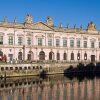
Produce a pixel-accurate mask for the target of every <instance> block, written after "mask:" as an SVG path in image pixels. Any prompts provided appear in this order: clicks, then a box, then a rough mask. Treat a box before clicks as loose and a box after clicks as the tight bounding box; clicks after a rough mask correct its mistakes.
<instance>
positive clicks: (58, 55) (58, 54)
mask: <svg viewBox="0 0 100 100" xmlns="http://www.w3.org/2000/svg"><path fill="white" fill-rule="evenodd" d="M57 60H60V53H59V52H57Z"/></svg>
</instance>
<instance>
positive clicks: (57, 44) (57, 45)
mask: <svg viewBox="0 0 100 100" xmlns="http://www.w3.org/2000/svg"><path fill="white" fill-rule="evenodd" d="M59 46H60V39H56V47H59Z"/></svg>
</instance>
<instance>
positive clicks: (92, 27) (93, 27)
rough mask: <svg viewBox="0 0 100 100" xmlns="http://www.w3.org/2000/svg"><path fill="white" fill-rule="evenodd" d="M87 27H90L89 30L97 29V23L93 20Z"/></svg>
mask: <svg viewBox="0 0 100 100" xmlns="http://www.w3.org/2000/svg"><path fill="white" fill-rule="evenodd" d="M87 29H88V30H92V31H95V30H96V26H95V24H94V23H93V22H92V21H91V22H90V23H89V24H88V27H87Z"/></svg>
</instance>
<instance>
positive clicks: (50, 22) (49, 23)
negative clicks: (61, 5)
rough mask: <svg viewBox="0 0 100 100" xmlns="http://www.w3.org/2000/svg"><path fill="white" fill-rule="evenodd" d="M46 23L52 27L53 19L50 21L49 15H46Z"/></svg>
mask: <svg viewBox="0 0 100 100" xmlns="http://www.w3.org/2000/svg"><path fill="white" fill-rule="evenodd" d="M46 24H47V25H49V26H51V27H53V26H54V24H53V21H52V18H51V17H50V16H48V17H47V21H46Z"/></svg>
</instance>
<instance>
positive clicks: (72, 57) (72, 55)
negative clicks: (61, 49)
mask: <svg viewBox="0 0 100 100" xmlns="http://www.w3.org/2000/svg"><path fill="white" fill-rule="evenodd" d="M71 60H74V53H73V52H72V53H71Z"/></svg>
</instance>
